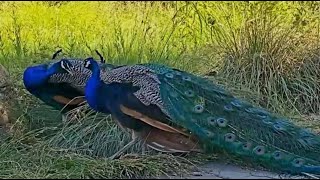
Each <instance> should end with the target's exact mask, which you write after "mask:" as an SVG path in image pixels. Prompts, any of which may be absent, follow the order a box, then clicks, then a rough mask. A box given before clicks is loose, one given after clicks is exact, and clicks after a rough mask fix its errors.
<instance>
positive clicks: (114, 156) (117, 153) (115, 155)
mask: <svg viewBox="0 0 320 180" xmlns="http://www.w3.org/2000/svg"><path fill="white" fill-rule="evenodd" d="M138 141H139V137H138V136H137V135H136V133H135V132H134V131H133V132H132V140H131V141H130V142H129V143H128V144H127V145H125V146H124V147H123V148H121V149H120V150H119V151H118V152H116V153H115V154H114V155H112V156H111V157H109V159H110V160H112V159H115V158H117V157H118V156H119V155H120V154H122V153H123V152H124V151H126V150H127V149H129V148H130V147H132V146H133V145H134V144H135V143H137V142H138Z"/></svg>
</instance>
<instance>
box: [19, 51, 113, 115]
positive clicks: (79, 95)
mask: <svg viewBox="0 0 320 180" xmlns="http://www.w3.org/2000/svg"><path fill="white" fill-rule="evenodd" d="M61 52H62V49H59V50H58V51H56V52H55V53H54V54H53V56H52V58H51V60H50V61H47V62H45V63H42V64H41V65H36V66H29V67H27V68H26V69H25V71H24V75H23V76H24V77H23V83H24V86H25V88H26V89H27V91H28V92H29V93H31V94H32V95H34V96H35V97H37V98H38V99H40V100H41V101H43V102H44V103H45V104H46V105H49V106H51V107H53V108H54V109H56V110H59V111H61V113H62V119H63V121H66V119H67V115H66V114H68V113H69V112H72V111H74V110H75V109H77V108H78V107H80V106H82V105H84V104H85V99H84V91H83V88H78V87H75V86H72V84H71V83H67V82H60V81H58V80H59V78H68V77H70V76H71V75H70V73H69V72H67V71H66V70H64V69H62V68H61V66H64V65H66V66H68V65H69V64H67V62H68V63H70V62H72V59H68V60H69V61H65V60H64V59H66V58H64V59H60V60H55V59H56V57H57V56H58V55H59V53H61ZM96 53H97V54H98V55H99V57H100V61H101V63H105V60H104V59H103V57H102V56H101V54H100V53H99V52H98V51H97V50H96ZM50 67H54V68H55V69H53V70H57V71H56V72H55V71H51V72H52V73H51V74H48V72H50ZM105 67H108V68H110V69H111V68H112V67H113V66H112V65H110V64H106V65H105ZM71 77H72V76H71ZM72 79H73V78H72Z"/></svg>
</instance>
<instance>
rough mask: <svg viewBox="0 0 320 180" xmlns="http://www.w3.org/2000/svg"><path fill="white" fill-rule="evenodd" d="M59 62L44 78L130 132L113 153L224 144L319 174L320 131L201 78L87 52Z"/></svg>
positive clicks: (276, 165)
mask: <svg viewBox="0 0 320 180" xmlns="http://www.w3.org/2000/svg"><path fill="white" fill-rule="evenodd" d="M64 62H65V63H66V64H68V66H63V67H62V66H60V67H62V68H63V69H65V71H66V72H67V73H61V71H60V70H59V69H60V68H58V69H57V72H56V73H55V74H54V75H51V77H50V81H52V82H55V83H58V82H59V83H67V84H70V85H71V86H73V87H75V88H76V89H82V91H83V92H85V99H86V101H87V102H88V104H89V105H90V107H91V108H92V109H94V110H96V111H99V112H103V113H107V114H111V115H112V117H113V119H114V120H115V121H116V122H117V123H118V125H119V126H120V127H122V128H126V129H130V130H131V132H132V138H133V139H132V141H131V142H130V143H129V144H127V145H126V146H125V147H123V148H122V149H121V150H120V151H119V152H117V153H116V154H115V155H113V156H112V158H115V157H117V156H118V155H119V154H120V153H121V152H123V151H124V150H126V149H127V148H129V147H130V146H131V145H133V144H135V143H136V142H137V141H139V140H142V141H144V142H145V143H146V145H147V146H149V147H151V148H153V149H155V150H158V151H162V152H171V153H174V152H202V153H211V152H215V151H216V150H217V149H222V150H225V151H227V152H229V153H230V154H234V155H237V156H239V157H241V158H243V159H248V160H252V161H254V162H257V163H260V164H262V165H265V167H269V168H271V169H274V170H281V171H284V172H289V173H292V174H297V173H302V172H307V173H315V174H320V156H319V154H320V137H319V136H318V135H316V134H314V133H312V132H311V131H309V130H307V129H304V128H301V127H298V126H296V125H295V124H293V123H291V122H290V121H289V120H287V119H285V118H283V117H280V116H278V115H275V114H272V113H270V112H268V111H266V110H264V109H262V108H258V107H255V106H253V105H251V104H250V103H248V102H245V101H242V100H240V99H237V98H235V97H234V96H233V95H232V94H230V93H229V92H227V91H225V90H224V89H222V88H220V87H219V86H217V85H215V84H214V83H213V82H211V81H208V80H207V79H205V78H202V77H199V76H196V75H193V74H190V73H187V72H185V71H181V70H178V69H173V68H170V67H167V66H163V65H158V64H136V65H128V66H117V67H113V68H112V69H107V68H105V67H104V66H103V64H102V63H99V62H97V61H95V60H94V59H93V58H87V59H86V60H84V61H83V60H75V59H64ZM60 63H61V62H60ZM52 66H54V65H52ZM47 74H48V73H47ZM80 77H81V78H80Z"/></svg>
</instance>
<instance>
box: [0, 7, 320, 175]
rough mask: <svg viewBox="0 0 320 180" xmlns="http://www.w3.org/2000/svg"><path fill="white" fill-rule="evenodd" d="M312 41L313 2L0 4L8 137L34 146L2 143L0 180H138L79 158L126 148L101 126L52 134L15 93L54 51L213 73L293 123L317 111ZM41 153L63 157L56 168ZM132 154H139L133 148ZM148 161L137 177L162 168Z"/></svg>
mask: <svg viewBox="0 0 320 180" xmlns="http://www.w3.org/2000/svg"><path fill="white" fill-rule="evenodd" d="M319 39H320V3H319V2H310V1H309V2H276V1H273V2H258V1H243V2H226V1H222V2H218V1H216V2H192V1H191V2H169V1H168V2H143V1H136V2H130V1H125V2H97V1H92V2H91V1H87V2H72V1H69V2H67V1H64V2H62V1H50V2H49V1H42V2H8V1H4V2H0V63H1V64H3V65H4V66H5V67H7V68H8V69H9V71H10V73H11V76H12V78H13V79H14V80H16V86H17V89H18V90H19V94H17V96H19V106H17V109H16V110H17V113H20V114H19V115H17V116H18V118H17V120H16V122H15V124H14V128H15V129H20V130H19V131H17V132H16V133H15V134H14V135H13V137H14V138H17V137H16V136H18V137H20V136H23V137H24V136H26V137H29V136H31V137H33V138H31V139H35V140H33V141H36V142H37V143H35V145H28V147H25V146H26V144H28V143H29V142H23V143H22V142H21V141H11V140H10V141H8V142H7V141H6V142H5V143H2V145H1V147H0V149H1V152H2V154H0V156H1V161H0V162H2V163H1V164H0V174H1V175H2V176H1V177H3V178H8V177H22V178H30V177H35V178H37V177H60V178H64V177H76V178H85V177H92V176H91V175H90V173H93V174H95V175H97V174H100V175H101V173H102V172H103V173H106V174H102V175H101V176H100V175H99V176H95V177H111V176H114V177H128V176H129V177H130V176H131V175H132V174H134V171H136V170H137V169H135V168H133V169H130V170H128V171H126V172H125V173H124V174H121V173H119V172H120V171H121V169H123V168H126V167H129V166H130V165H131V164H132V163H133V162H130V163H128V162H127V161H116V162H102V161H100V160H96V159H94V160H93V159H92V157H87V156H89V155H90V156H94V157H105V156H109V155H111V154H112V153H114V152H115V151H116V150H117V149H119V148H121V147H122V144H121V145H119V143H117V142H119V141H123V142H124V143H125V142H127V141H128V140H129V136H128V134H126V133H124V132H122V131H121V130H120V129H119V128H118V127H117V126H115V125H114V124H113V123H112V122H111V121H110V118H108V117H100V118H96V117H95V116H90V117H86V116H85V117H82V118H78V119H77V121H76V122H78V120H79V121H80V123H79V122H78V123H74V122H71V123H69V124H61V117H60V116H59V115H58V114H57V111H52V110H50V109H48V107H46V106H43V105H41V104H39V101H37V100H36V99H35V98H34V97H30V95H28V94H26V93H25V91H24V90H23V85H22V81H21V75H22V72H23V68H25V67H27V66H29V65H32V64H35V63H40V62H44V61H46V60H47V59H48V58H51V55H52V53H53V52H54V51H55V50H57V49H58V48H62V49H63V52H64V53H65V54H64V55H65V56H69V57H70V56H71V57H86V56H96V54H95V52H94V50H95V49H97V50H99V52H101V54H102V55H103V56H104V57H105V58H106V60H107V62H110V63H114V64H133V63H146V62H157V63H161V64H167V65H170V66H173V67H176V68H180V69H182V70H187V71H190V72H193V73H197V74H205V73H208V72H211V71H217V72H218V74H217V76H216V77H214V80H215V81H216V82H218V83H219V84H222V85H225V86H226V87H227V88H228V89H229V90H231V91H232V92H233V93H234V94H236V95H238V96H241V97H245V98H246V99H247V100H248V101H250V102H254V103H256V104H257V105H260V106H262V107H267V108H269V109H270V110H272V111H275V112H280V113H282V114H287V115H292V114H299V113H317V112H318V111H319V109H320V102H319V101H320V97H319V94H320V89H319V80H318V79H319V77H320V76H319V68H320V66H319V57H320V53H319V52H320V51H319V50H320V41H319ZM86 120H87V121H86ZM43 127H45V128H44V129H42V128H43ZM104 128H105V130H104V131H102V130H103V129H104ZM35 129H38V130H37V131H36V132H39V131H41V133H40V134H39V133H38V134H37V133H35V134H34V132H33V131H35ZM39 129H40V130H39ZM30 131H31V132H30ZM42 131H43V132H42ZM85 131H88V133H84V132H85ZM53 132H54V133H53ZM62 137H68V138H66V139H64V140H62V141H61V139H63V138H62ZM71 140H72V141H71ZM101 142H105V143H101ZM95 143H96V145H97V144H99V145H101V146H95ZM33 144H34V142H33ZM39 144H41V145H42V146H39ZM20 146H23V147H20ZM107 147H109V148H107ZM110 147H111V148H110ZM50 148H61V149H64V150H66V151H68V152H64V154H63V155H62V156H59V157H60V158H55V157H57V155H56V154H55V153H53V152H49V151H50V150H51V149H50ZM131 151H132V152H139V146H136V147H134V148H133V149H131ZM34 152H39V153H40V152H41V153H42V154H41V155H39V154H34ZM73 153H75V154H73ZM79 153H80V154H82V155H85V157H84V156H79ZM2 157H3V158H2ZM70 157H72V160H70ZM69 161H70V163H71V164H76V166H72V167H73V168H74V169H73V168H71V169H69V170H66V169H64V170H62V171H61V167H64V166H62V165H61V162H62V164H63V163H66V162H69ZM150 161H151V160H150V159H149V161H148V159H144V160H141V161H139V163H140V162H141V164H140V165H143V167H144V168H143V173H142V171H139V173H140V172H141V175H142V174H145V173H147V172H155V171H156V172H159V171H158V170H157V168H160V167H161V166H163V163H161V162H158V161H156V162H157V163H158V164H157V163H156V164H157V165H154V166H150V164H148V163H152V162H150ZM34 162H37V163H39V164H40V165H39V164H38V165H37V163H34ZM118 162H119V163H120V164H121V165H119V164H117V165H116V163H118ZM30 163H34V165H30ZM137 163H138V162H137ZM2 167H3V168H2ZM115 167H117V168H115ZM59 168H60V169H59ZM105 168H107V169H105ZM50 169H54V170H52V172H51V171H50ZM153 170H154V171H153ZM53 171H54V172H53ZM122 172H123V171H122ZM52 174H53V175H52ZM156 174H157V173H156Z"/></svg>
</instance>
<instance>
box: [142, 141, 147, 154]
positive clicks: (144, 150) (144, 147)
mask: <svg viewBox="0 0 320 180" xmlns="http://www.w3.org/2000/svg"><path fill="white" fill-rule="evenodd" d="M141 148H142V155H146V145H145V144H144V143H143V144H142V147H141Z"/></svg>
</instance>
